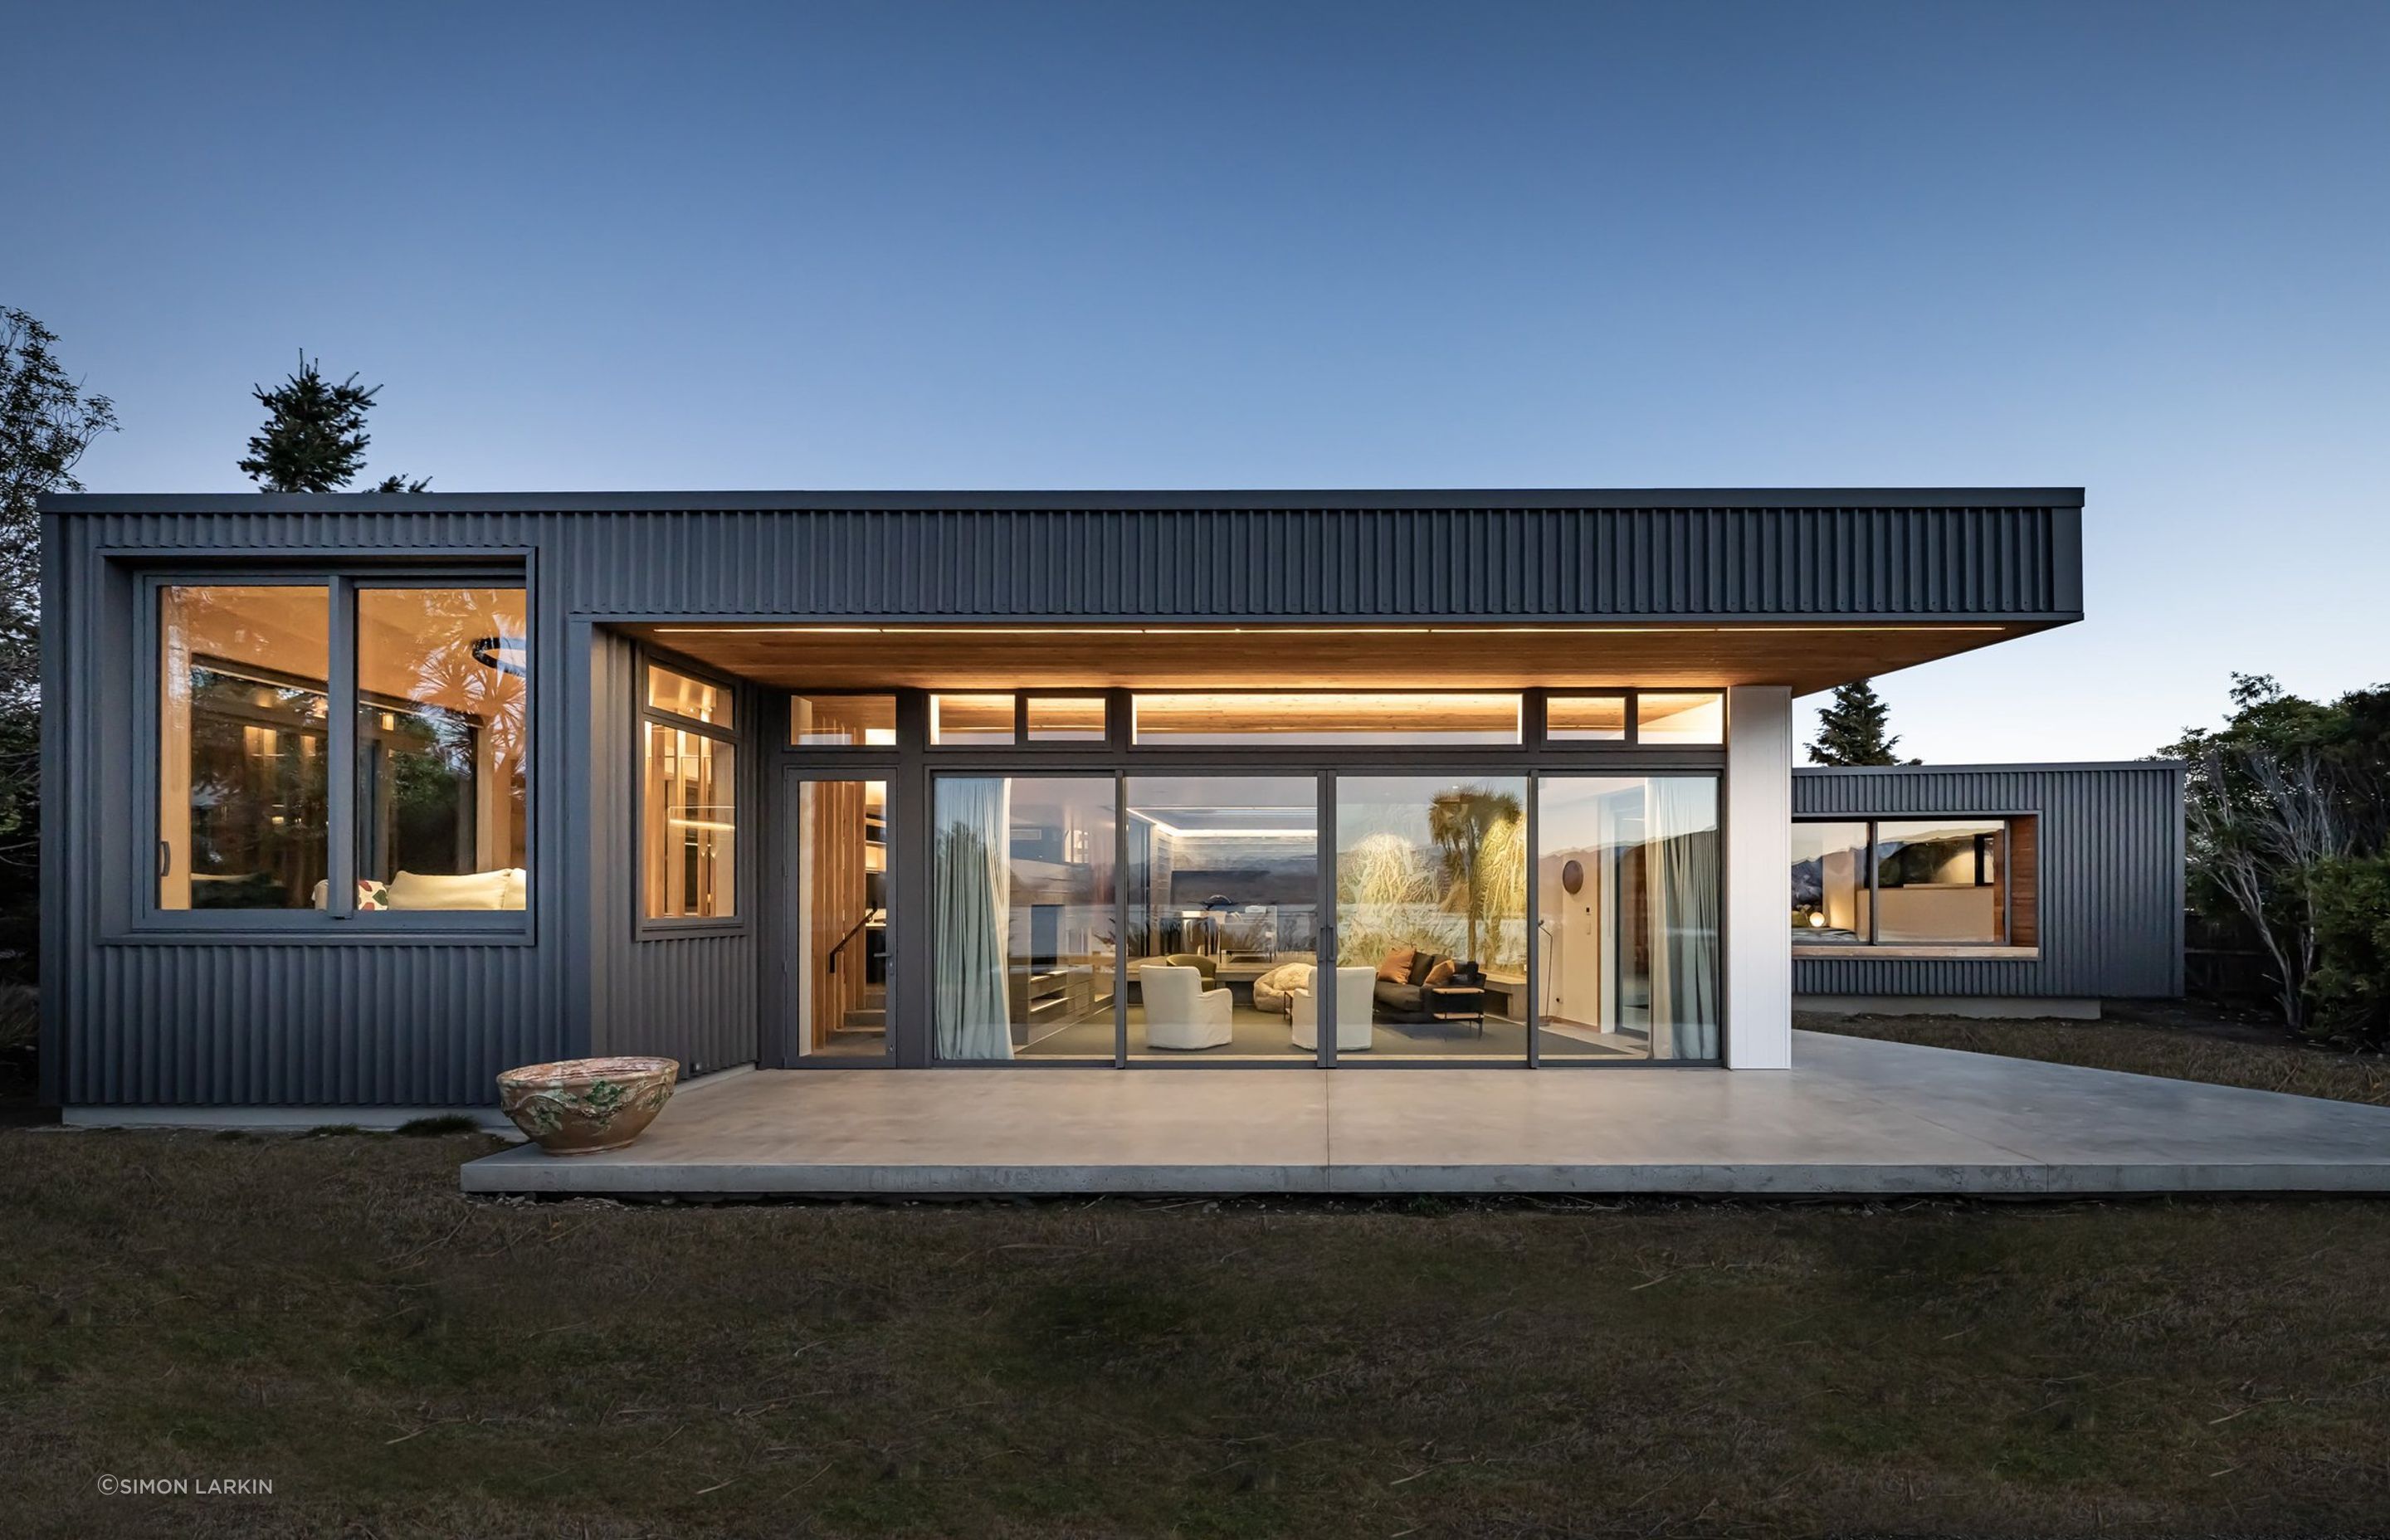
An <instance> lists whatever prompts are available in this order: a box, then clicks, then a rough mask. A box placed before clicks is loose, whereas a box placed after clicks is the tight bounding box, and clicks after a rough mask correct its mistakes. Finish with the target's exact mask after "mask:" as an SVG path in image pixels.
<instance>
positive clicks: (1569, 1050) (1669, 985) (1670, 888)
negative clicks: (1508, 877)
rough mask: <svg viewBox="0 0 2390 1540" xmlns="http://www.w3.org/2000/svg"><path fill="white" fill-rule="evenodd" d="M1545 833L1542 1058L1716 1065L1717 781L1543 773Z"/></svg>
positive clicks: (1540, 925) (1539, 881)
mask: <svg viewBox="0 0 2390 1540" xmlns="http://www.w3.org/2000/svg"><path fill="white" fill-rule="evenodd" d="M1536 836H1537V838H1536V845H1537V850H1536V961H1537V968H1536V1050H1537V1053H1538V1056H1539V1057H1540V1058H1541V1059H1546V1060H1592V1059H1649V1060H1686V1059H1690V1060H1697V1061H1698V1060H1711V1059H1716V1058H1717V1057H1718V1052H1719V1025H1720V1019H1721V1008H1720V995H1721V991H1722V987H1723V982H1722V979H1721V976H1720V974H1721V957H1720V953H1719V944H1718V942H1719V930H1718V919H1719V909H1720V893H1719V860H1720V855H1721V852H1720V848H1719V842H1718V797H1717V780H1716V778H1715V776H1542V777H1540V778H1539V779H1538V781H1537V783H1536Z"/></svg>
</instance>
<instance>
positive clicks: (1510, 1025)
mask: <svg viewBox="0 0 2390 1540" xmlns="http://www.w3.org/2000/svg"><path fill="white" fill-rule="evenodd" d="M822 795H826V793H822ZM1718 802H1719V799H1718V778H1717V776H1715V775H1713V774H1705V773H1698V772H1684V773H1672V774H1661V775H1615V774H1611V775H1596V774H1587V773H1572V772H1547V773H1544V774H1541V775H1530V774H1528V773H1526V772H1525V771H1524V770H1523V769H1522V770H1520V771H1519V772H1517V773H1513V774H1508V775H1503V774H1479V773H1460V774H1429V773H1421V774H1407V775H1374V774H1343V773H1338V772H1335V771H1330V770H1320V769H1309V770H1301V771H1294V772H1288V773H1275V774H1226V773H1208V772H1196V771H1189V772H1183V773H1178V772H1173V773H1150V774H1148V773H1104V772H1101V771H1098V772H1095V773H1087V772H1077V773H1062V772H1060V771H1057V772H1054V773H1048V774H1024V775H1004V774H984V773H979V772H976V771H972V772H956V773H942V774H935V775H933V776H932V777H931V778H930V783H929V798H928V805H929V808H930V811H931V819H930V823H931V828H930V834H929V841H928V844H929V849H928V852H927V855H928V861H927V871H928V878H929V887H930V891H929V892H928V893H927V894H925V895H924V896H923V899H922V901H921V916H922V918H923V920H924V921H925V924H924V925H923V927H922V929H923V930H926V931H927V933H928V939H929V942H930V954H931V955H930V964H929V968H928V970H927V986H926V987H927V990H928V994H929V996H930V997H929V999H928V1000H927V1001H926V1002H925V1004H926V1007H927V1015H928V1016H929V1019H930V1021H929V1024H930V1029H931V1030H930V1037H931V1042H930V1056H931V1057H932V1059H936V1060H938V1061H941V1062H946V1063H983V1064H984V1063H1002V1062H1048V1063H1072V1062H1076V1063H1111V1064H1135V1065H1138V1066H1151V1065H1157V1064H1207V1063H1208V1064H1229V1063H1234V1064H1248V1065H1271V1064H1275V1065H1287V1066H1308V1065H1316V1064H1322V1063H1335V1064H1345V1065H1363V1064H1371V1063H1377V1064H1388V1065H1392V1064H1400V1063H1411V1064H1453V1065H1462V1064H1471V1063H1474V1064H1504V1063H1507V1064H1522V1065H1523V1064H1528V1063H1536V1062H1547V1061H1548V1062H1554V1063H1561V1062H1567V1063H1589V1062H1599V1061H1603V1060H1621V1061H1638V1060H1639V1061H1647V1062H1649V1061H1673V1062H1708V1061H1715V1060H1716V1059H1718V1058H1719V1056H1720V1038H1721V1031H1722V1026H1723V1020H1722V1017H1723V1007H1722V1000H1721V996H1722V991H1723V979H1722V957H1721V955H1720V911H1721V891H1720V890H1721V877H1720V861H1721V855H1722V852H1721V848H1720V842H1719V823H1718ZM882 817H883V827H884V817H885V815H884V814H883V815H882ZM816 837H817V838H819V837H821V836H820V835H819V834H817V836H816ZM883 902H884V900H883ZM825 935H827V932H825ZM830 939H831V940H832V941H835V938H830ZM1331 958H1332V966H1331V965H1330V964H1331ZM842 1020H843V1018H842Z"/></svg>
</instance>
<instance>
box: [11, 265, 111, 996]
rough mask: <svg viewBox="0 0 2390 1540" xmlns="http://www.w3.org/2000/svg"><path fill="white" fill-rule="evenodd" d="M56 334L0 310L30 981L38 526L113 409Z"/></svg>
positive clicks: (73, 482)
mask: <svg viewBox="0 0 2390 1540" xmlns="http://www.w3.org/2000/svg"><path fill="white" fill-rule="evenodd" d="M57 341H58V336H57V334H56V333H55V332H53V331H51V330H50V329H49V327H45V326H44V325H42V323H41V322H39V321H37V320H35V319H34V318H33V317H32V316H31V315H28V314H25V313H24V312H23V311H21V310H16V309H12V308H9V307H7V306H0V971H5V972H6V973H7V974H10V975H12V976H17V977H30V975H31V972H32V967H31V964H32V956H33V945H34V943H33V937H34V933H35V930H36V926H35V923H34V908H35V905H37V904H38V902H39V892H40V880H39V872H38V869H37V866H36V861H37V858H38V853H39V849H40V843H41V837H40V818H41V692H42V684H41V623H42V592H41V586H42V585H41V551H42V541H41V520H40V515H39V511H38V509H37V508H36V507H35V503H36V499H38V498H40V497H41V496H42V494H45V493H51V492H81V491H82V490H83V482H82V481H79V480H78V479H76V476H75V473H74V469H75V466H76V465H77V464H78V463H80V462H81V460H82V459H83V456H84V452H85V451H86V450H88V449H89V448H90V447H91V445H92V443H93V442H94V441H95V440H96V439H97V438H98V437H99V436H100V435H101V434H102V433H112V432H114V431H115V430H116V408H115V407H114V406H112V405H111V404H109V399H108V398H107V397H106V396H103V395H87V394H85V393H84V390H83V388H82V386H80V385H78V384H77V383H76V382H75V381H74V380H72V379H70V378H68V375H67V372H66V370H65V369H64V368H62V367H61V366H59V364H58V358H57V356H56V355H55V354H54V353H52V352H51V351H50V350H51V346H52V344H54V343H56V342H57Z"/></svg>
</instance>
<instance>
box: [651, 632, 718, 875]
mask: <svg viewBox="0 0 2390 1540" xmlns="http://www.w3.org/2000/svg"><path fill="white" fill-rule="evenodd" d="M645 699H647V700H648V701H649V706H648V708H647V710H646V712H644V713H643V715H644V720H643V721H642V722H641V724H640V732H641V737H640V751H641V757H642V762H643V764H644V767H645V768H644V774H643V775H642V776H641V781H642V785H641V790H640V802H639V864H640V867H641V870H642V873H643V878H642V883H641V887H642V889H643V892H644V893H645V912H646V914H647V917H648V918H649V919H729V918H735V917H736V916H737V914H738V912H739V881H738V877H739V866H738V856H739V775H738V749H737V746H736V745H735V743H734V742H733V741H732V738H731V735H730V731H729V726H728V724H729V721H730V692H729V690H728V688H727V687H723V686H716V685H711V684H707V683H706V682H704V681H702V680H699V679H696V678H693V677H691V676H689V675H687V674H681V673H679V672H677V671H675V670H672V669H667V668H663V667H661V666H659V665H653V664H651V665H649V670H648V689H647V693H646V696H645ZM659 701H661V702H663V703H664V704H662V705H659V704H657V702H659ZM682 709H687V710H690V711H700V710H701V711H702V712H703V713H704V714H703V715H702V716H699V715H687V716H684V715H681V714H680V711H681V710H682Z"/></svg>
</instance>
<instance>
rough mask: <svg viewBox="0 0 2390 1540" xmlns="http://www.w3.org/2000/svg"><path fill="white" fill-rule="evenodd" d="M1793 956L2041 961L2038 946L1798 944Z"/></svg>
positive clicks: (1795, 946)
mask: <svg viewBox="0 0 2390 1540" xmlns="http://www.w3.org/2000/svg"><path fill="white" fill-rule="evenodd" d="M1792 956H1794V957H1795V958H1800V957H1877V958H1882V959H1884V960H1886V961H1894V962H1899V961H1909V962H2038V961H2039V960H2040V959H2041V948H2040V947H2038V946H1868V945H1856V946H1847V945H1839V946H1838V945H1832V944H1824V945H1806V946H1805V945H1802V944H1800V943H1794V944H1793V947H1792Z"/></svg>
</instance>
